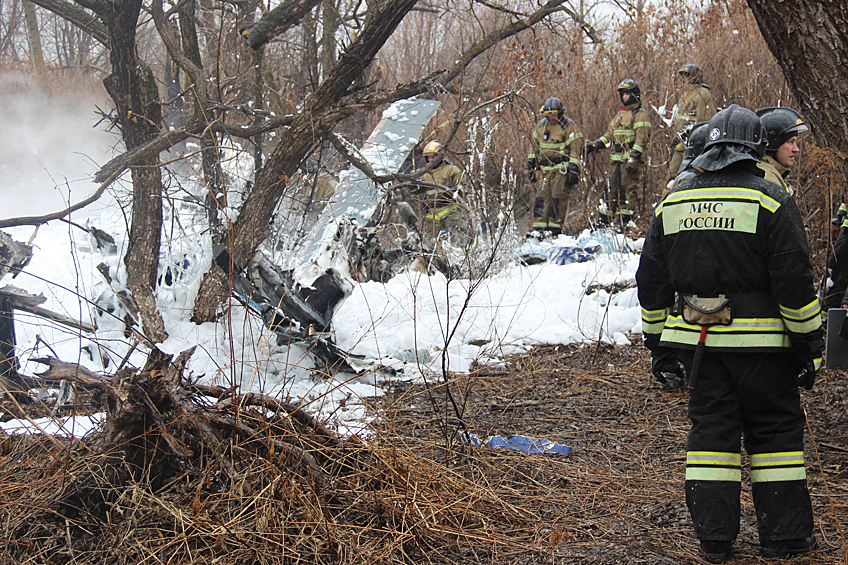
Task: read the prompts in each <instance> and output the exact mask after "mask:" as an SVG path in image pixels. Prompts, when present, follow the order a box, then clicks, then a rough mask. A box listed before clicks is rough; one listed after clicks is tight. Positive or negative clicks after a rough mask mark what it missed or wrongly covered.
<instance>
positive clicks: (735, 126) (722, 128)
mask: <svg viewBox="0 0 848 565" xmlns="http://www.w3.org/2000/svg"><path fill="white" fill-rule="evenodd" d="M708 129H709V133H708V134H707V143H706V144H705V145H704V149H709V148H710V147H712V146H713V145H718V144H720V143H735V144H737V145H744V146H745V147H750V148H751V149H753V150H754V151H756V152H757V155H759V156H760V158H762V156H763V155H765V152H766V140H765V130H764V128H763V124H762V123H761V122H760V118H759V117H758V116H757V115H756V114H755V113H754V112H752V111H751V110H749V109H748V108H743V107H742V106H739V105H738V104H731V105H730V106H728V107H727V108H725V109H724V110H722V111H721V112H719V113H717V114H716V115H715V116H713V118H712V119H711V120H710V123H709V126H708Z"/></svg>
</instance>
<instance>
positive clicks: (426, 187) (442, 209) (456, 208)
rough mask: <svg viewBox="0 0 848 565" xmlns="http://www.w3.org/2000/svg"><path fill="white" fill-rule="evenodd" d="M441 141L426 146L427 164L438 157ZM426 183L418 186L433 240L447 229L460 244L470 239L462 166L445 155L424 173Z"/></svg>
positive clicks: (428, 231)
mask: <svg viewBox="0 0 848 565" xmlns="http://www.w3.org/2000/svg"><path fill="white" fill-rule="evenodd" d="M441 151H442V144H441V143H439V142H438V141H431V142H429V143H427V145H425V146H424V152H423V157H424V160H425V161H426V163H427V165H429V164H430V163H431V162H433V161H434V160H437V159H438V158H439V153H440V152H441ZM421 180H422V181H423V182H424V183H425V184H422V185H421V187H420V188H419V189H418V191H417V192H418V193H419V194H420V193H423V195H424V209H425V214H424V226H425V229H424V233H425V235H426V236H427V237H428V238H430V240H431V241H434V240H436V239H437V238H438V237H439V236H440V235H441V234H442V233H444V232H448V233H449V234H450V235H451V236H452V237H453V238H454V242H455V243H457V244H459V245H460V246H462V245H465V244H466V243H467V237H468V235H469V233H470V230H469V226H468V218H467V215H466V214H464V213H462V208H461V201H462V200H463V199H464V198H465V179H464V176H463V174H462V171H460V170H459V167H457V166H456V165H454V164H453V163H451V162H450V161H449V160H448V159H447V158H446V157H442V158H441V160H439V162H438V163H437V164H436V166H434V167H433V168H432V169H430V171H428V172H426V173H424V174H423V175H421Z"/></svg>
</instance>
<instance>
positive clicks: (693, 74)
mask: <svg viewBox="0 0 848 565" xmlns="http://www.w3.org/2000/svg"><path fill="white" fill-rule="evenodd" d="M677 73H678V74H679V75H680V76H682V77H684V78H687V79H689V81H690V82H701V80H702V78H703V71H702V70H701V67H699V66H698V65H696V64H695V63H686V64H685V65H683V66H682V67H680V70H678V71H677Z"/></svg>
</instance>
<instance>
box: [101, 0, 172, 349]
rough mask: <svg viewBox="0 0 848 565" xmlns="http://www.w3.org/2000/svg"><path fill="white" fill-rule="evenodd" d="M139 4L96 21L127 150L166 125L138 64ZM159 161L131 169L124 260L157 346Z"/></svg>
mask: <svg viewBox="0 0 848 565" xmlns="http://www.w3.org/2000/svg"><path fill="white" fill-rule="evenodd" d="M140 10H141V0H125V1H123V2H120V3H109V4H108V7H104V8H101V9H100V10H98V15H99V16H100V17H101V19H102V20H103V21H104V23H105V24H106V28H107V29H108V30H109V46H110V52H109V55H110V60H111V62H112V74H110V75H109V76H108V77H106V78H105V79H104V81H103V84H104V85H105V86H106V90H107V91H108V92H109V95H110V96H111V97H112V100H113V101H114V102H115V106H116V107H117V110H118V117H119V119H120V124H121V133H122V134H123V138H124V144H125V145H126V147H127V149H128V150H131V149H133V148H135V147H138V146H140V145H143V144H144V143H146V142H148V141H150V140H151V139H153V138H155V137H156V136H158V135H159V124H160V123H161V121H162V115H161V107H160V105H159V92H158V90H157V87H156V82H155V81H154V79H153V73H152V72H151V71H150V69H149V68H147V66H145V65H144V63H143V62H142V61H141V60H139V58H138V53H137V51H136V44H135V38H136V24H137V20H138V15H139V12H140ZM159 166H160V162H159V155H158V154H154V155H150V156H148V157H146V158H145V159H143V160H142V162H141V163H139V165H138V166H135V167H133V168H132V169H131V171H132V179H133V203H132V223H131V224H130V234H129V246H128V249H127V254H126V255H125V256H124V264H125V265H126V267H127V287H128V288H129V289H130V291H131V292H132V295H133V299H134V300H135V302H136V304H137V305H138V306H139V311H140V314H141V320H142V329H143V331H144V334H145V335H146V336H147V337H148V338H149V339H150V340H151V341H153V342H154V343H160V342H162V341H164V340H165V339H166V338H167V337H168V334H167V333H165V327H164V324H163V322H162V316H161V315H160V314H159V312H158V311H157V310H156V301H155V299H154V296H153V289H154V288H155V287H156V278H157V274H158V271H159V246H160V240H161V234H162V173H161V170H160V169H159Z"/></svg>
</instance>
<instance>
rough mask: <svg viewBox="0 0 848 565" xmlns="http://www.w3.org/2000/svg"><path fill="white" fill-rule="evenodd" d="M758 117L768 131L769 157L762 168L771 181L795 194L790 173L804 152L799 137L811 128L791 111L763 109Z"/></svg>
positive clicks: (781, 108) (767, 152) (790, 109)
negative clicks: (800, 152)
mask: <svg viewBox="0 0 848 565" xmlns="http://www.w3.org/2000/svg"><path fill="white" fill-rule="evenodd" d="M757 115H758V116H759V117H760V121H761V122H762V123H763V127H764V128H766V135H767V138H766V154H765V157H763V160H762V161H760V164H759V167H760V168H761V169H762V170H763V172H764V173H765V177H766V180H767V181H771V182H773V183H774V184H776V185H778V186H782V187H783V188H784V189H785V190H788V191H789V192H792V190H790V188H789V185H787V184H786V177H787V176H788V175H789V170H790V169H791V168H792V165H794V164H795V157H796V156H797V155H798V152H799V151H801V149H800V147H799V146H798V139H799V136H800V135H801V134H802V133H804V132H805V131H807V130H808V129H809V128H808V127H807V124H805V123H804V119H803V118H802V117H801V114H799V113H798V112H796V111H795V110H793V109H792V108H783V107H779V108H761V109H759V110H757Z"/></svg>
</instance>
